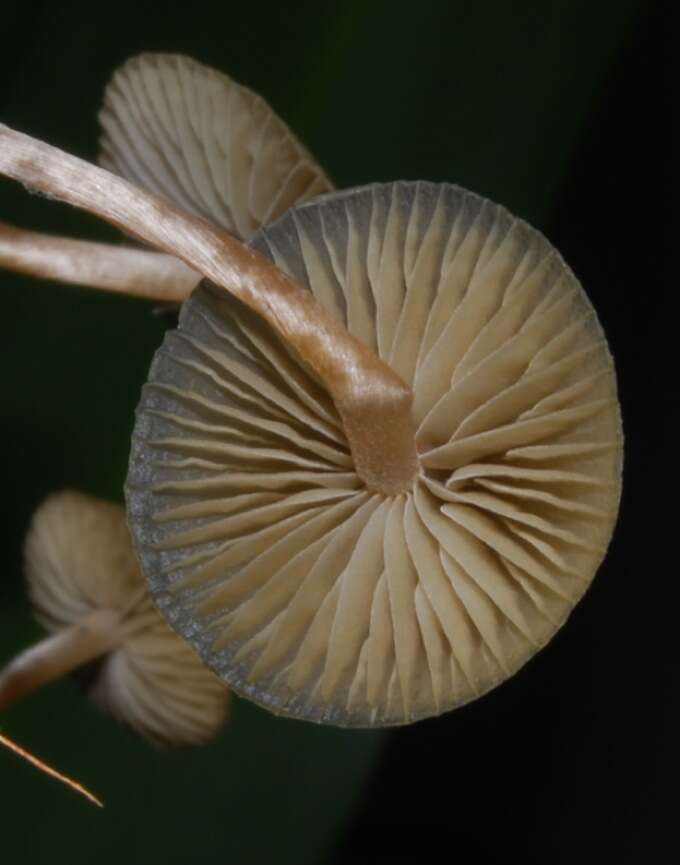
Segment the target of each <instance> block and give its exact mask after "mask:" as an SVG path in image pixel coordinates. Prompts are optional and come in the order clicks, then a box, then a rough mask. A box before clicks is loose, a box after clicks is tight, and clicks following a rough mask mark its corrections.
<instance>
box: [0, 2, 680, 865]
mask: <svg viewBox="0 0 680 865" xmlns="http://www.w3.org/2000/svg"><path fill="white" fill-rule="evenodd" d="M1 26H2V30H1V31H0V32H1V33H2V36H3V39H2V51H1V52H0V120H2V121H3V122H6V123H9V124H10V125H13V126H16V127H18V128H20V129H22V130H24V131H26V132H29V133H31V134H34V135H37V136H39V137H42V138H45V139H46V140H48V141H50V142H51V143H53V144H57V145H59V146H62V147H64V148H66V149H69V150H71V151H73V152H75V153H77V154H79V155H81V156H85V157H89V158H94V156H95V155H96V136H97V131H96V119H95V118H96V112H97V106H98V104H99V101H100V98H101V92H102V89H103V87H104V85H105V83H106V81H107V79H108V77H109V76H110V74H111V71H112V70H113V69H114V68H115V66H116V65H118V64H119V63H121V62H122V61H123V60H125V59H126V58H127V57H128V56H130V55H132V54H135V53H137V52H139V51H141V50H166V51H181V52H183V53H187V54H190V55H192V56H194V57H196V59H199V60H201V61H203V62H205V63H208V64H210V65H213V66H215V67H217V68H220V69H222V70H224V71H226V72H228V73H229V74H231V75H233V77H234V78H236V79H237V80H240V81H242V82H243V83H245V84H247V85H249V86H250V87H252V88H253V89H255V90H257V91H258V92H260V93H262V94H263V95H264V96H265V98H267V100H268V101H269V102H270V103H271V104H272V105H273V106H274V107H275V108H276V110H277V111H278V112H279V113H280V114H282V116H283V117H284V118H285V119H286V120H287V121H288V122H289V123H290V125H291V126H292V127H293V128H294V129H295V130H296V131H297V132H298V133H299V134H300V136H301V137H302V138H303V139H304V140H305V141H306V142H307V144H308V145H309V147H310V148H311V149H312V150H313V151H314V153H315V154H316V155H317V156H318V158H319V159H320V161H321V162H322V164H323V165H324V166H325V167H326V168H327V169H328V170H329V172H330V173H331V175H332V176H333V177H334V179H335V181H336V183H337V185H338V186H348V185H354V184H358V183H363V182H369V181H377V180H391V179H396V178H420V177H422V178H426V179H430V180H448V181H454V182H457V183H460V184H461V185H463V186H467V187H469V188H471V189H474V190H475V191H477V192H479V193H481V194H484V195H486V196H488V197H490V198H493V199H495V200H497V201H499V202H501V203H503V204H504V205H506V206H507V207H508V208H510V209H511V210H512V211H514V212H515V213H517V214H518V215H520V216H522V217H524V218H525V219H527V220H528V221H530V222H531V223H533V224H534V225H536V226H537V227H538V228H540V229H542V230H543V231H544V232H545V233H546V234H547V236H548V237H549V238H550V240H551V241H552V242H553V243H554V244H555V245H556V246H557V247H558V248H559V249H560V250H561V251H562V253H563V254H564V256H565V258H566V259H567V261H568V262H569V263H570V264H571V266H572V267H573V269H574V270H575V271H576V273H577V275H578V276H579V277H580V279H581V280H582V282H583V284H584V286H585V288H586V290H587V292H588V294H589V295H590V297H591V299H592V301H593V303H594V305H595V307H596V309H597V311H598V314H599V316H600V319H601V322H602V324H603V326H604V328H605V331H606V333H607V335H608V338H609V341H610V347H611V349H612V352H613V354H614V357H615V360H616V364H617V370H618V375H619V384H620V391H621V400H622V407H623V418H624V431H625V435H626V464H625V473H624V495H623V502H622V510H621V518H620V521H619V524H618V528H617V531H616V534H615V537H614V540H613V542H612V546H611V549H610V553H609V555H608V557H607V559H606V561H605V563H604V565H603V566H602V568H601V570H600V573H599V575H598V577H597V578H596V580H595V582H594V584H593V587H592V589H591V590H590V591H589V593H588V594H587V596H586V598H585V599H584V600H583V601H582V603H581V604H580V605H579V606H578V608H577V609H576V610H575V612H574V613H573V615H572V617H571V618H570V620H569V622H568V623H567V625H566V626H565V627H564V628H563V630H562V631H561V632H560V633H559V634H558V635H557V637H556V638H555V639H554V641H553V642H552V643H551V644H550V646H548V647H547V648H546V649H545V650H544V651H542V652H541V653H540V654H539V655H538V656H537V657H536V658H535V659H534V660H532V661H531V662H530V663H529V664H528V666H527V667H526V668H525V669H524V670H522V671H521V672H520V673H519V674H518V675H517V676H515V677H514V678H513V679H511V680H510V681H509V682H507V683H506V684H504V685H503V686H501V687H500V688H498V689H497V690H496V691H494V692H492V693H491V694H490V695H488V696H486V697H484V698H483V699H482V700H480V701H479V702H477V703H474V704H472V705H470V706H467V707H465V708H463V709H461V710H459V711H457V712H454V713H452V714H450V715H448V716H445V717H443V718H439V719H435V720H431V721H427V722H423V723H420V724H418V725H415V726H413V727H410V728H406V729H402V730H399V731H395V732H388V733H383V732H372V731H371V732H363V731H355V732H351V731H342V730H333V729H325V728H319V727H315V726H312V725H309V724H306V723H303V722H295V721H287V720H279V719H275V718H273V717H271V716H269V715H267V714H266V713H264V712H263V711H262V710H260V709H258V708H256V707H253V706H251V705H249V704H246V703H244V702H242V701H238V702H237V703H236V704H235V706H234V711H233V718H232V723H231V724H230V725H229V726H228V727H227V728H226V730H225V732H224V733H223V735H222V736H221V738H220V740H219V741H218V742H217V743H216V744H215V745H213V746H210V747H207V748H203V749H195V750H191V749H189V750H184V751H176V752H158V751H155V750H153V749H151V748H150V747H149V746H147V745H146V744H144V743H142V742H139V741H138V740H137V739H135V738H134V737H133V736H132V735H131V734H130V733H128V732H127V731H125V730H123V729H121V728H120V727H118V726H117V725H116V724H115V723H114V722H112V721H110V720H109V719H107V718H104V717H102V716H101V715H100V714H99V713H98V712H97V711H96V710H95V709H94V708H93V707H91V706H90V705H89V703H87V702H86V701H85V700H83V699H82V698H81V697H80V695H79V694H78V692H77V688H76V686H75V685H74V684H73V683H71V682H64V683H60V684H58V685H55V686H52V687H51V688H49V689H45V691H44V692H43V693H39V694H36V695H34V696H33V697H31V698H30V699H27V700H26V701H25V703H24V704H22V705H19V706H16V707H15V708H13V709H12V710H11V711H8V712H6V713H5V714H3V716H2V718H0V726H1V727H2V729H3V730H4V731H5V732H7V733H8V734H10V735H12V736H14V737H15V738H16V739H18V740H20V741H21V742H23V743H24V744H26V745H27V746H29V747H31V748H32V749H34V750H35V751H37V752H38V753H39V754H41V755H42V756H44V757H45V758H48V759H50V760H51V761H53V762H55V763H56V764H57V765H59V766H60V767H62V768H63V769H65V770H68V771H70V772H72V773H74V774H76V775H77V776H78V777H79V778H81V779H82V780H83V781H84V782H86V783H88V784H89V785H90V786H92V787H93V788H94V789H95V790H96V791H97V792H98V793H99V794H100V795H102V796H103V798H104V799H105V800H106V803H107V807H106V810H105V811H104V812H98V811H95V810H94V809H93V808H92V807H91V806H89V805H87V804H86V803H84V802H81V801H80V800H79V799H77V798H76V797H75V796H73V795H71V794H70V793H69V792H67V791H65V790H62V789H61V788H59V787H58V786H57V785H55V784H54V783H53V782H51V781H49V780H47V779H45V778H44V777H42V776H40V775H38V774H37V773H35V772H34V770H32V769H30V768H29V767H28V766H27V765H25V764H23V763H20V762H19V761H18V760H16V759H15V758H14V757H12V756H11V755H9V754H8V753H4V752H0V861H1V862H2V863H3V865H4V863H5V862H7V863H27V865H28V863H30V865H43V863H48V862H58V863H60V862H68V863H73V865H79V863H91V862H98V863H109V862H110V863H121V862H125V863H130V865H136V863H140V865H141V863H145V865H156V863H158V865H161V863H190V862H191V863H213V862H214V863H226V862H234V863H239V865H251V863H252V865H259V863H263V865H264V863H277V865H283V863H294V865H305V863H310V865H312V863H324V865H348V863H357V865H362V863H418V865H429V863H440V862H445V861H453V860H459V861H461V862H466V863H467V862H474V863H482V865H487V863H488V865H515V863H523V865H547V863H554V865H561V863H565V865H566V863H570V865H571V863H577V862H578V863H581V862H583V863H590V862H605V863H609V862H611V863H626V865H627V863H630V865H637V863H652V865H666V863H669V865H670V863H674V862H677V861H679V858H680V857H679V855H678V849H677V846H678V845H677V842H676V841H675V839H674V838H671V832H670V819H671V807H673V810H674V811H675V808H676V806H677V792H676V786H677V785H676V781H675V777H676V775H677V772H678V768H679V765H678V759H677V757H678V754H677V746H676V744H675V743H676V738H677V731H678V727H679V725H678V721H679V720H680V713H679V711H678V686H677V684H676V683H677V666H678V652H677V649H676V647H675V645H674V638H673V636H672V634H673V628H674V627H675V628H677V624H676V623H675V618H676V616H675V615H674V608H673V606H672V601H671V598H672V586H673V584H674V582H676V580H677V564H675V563H674V565H673V570H671V557H670V543H668V541H667V540H666V538H667V537H668V535H667V534H666V532H668V531H669V530H670V537H671V538H672V537H673V532H674V531H677V529H676V528H675V523H676V521H677V520H676V518H675V514H677V506H675V507H674V509H672V510H671V511H670V516H669V515H668V514H669V512H667V511H666V512H665V511H664V507H665V506H667V505H668V504H670V505H671V508H673V506H674V499H675V496H674V495H673V494H672V493H666V495H664V493H663V490H672V488H673V474H674V464H673V460H672V457H671V441H672V438H673V439H674V438H675V436H672V433H671V431H672V430H675V429H677V427H675V426H673V425H671V422H670V420H671V412H675V415H676V417H677V405H678V403H677V386H676V385H674V383H673V381H672V372H671V373H670V374H668V373H667V371H666V370H668V369H671V370H672V366H669V364H671V362H672V358H671V354H672V348H674V346H673V345H672V343H670V345H669V344H668V343H667V342H665V341H664V338H663V336H664V332H665V331H664V324H665V323H668V324H670V323H671V322H673V319H672V318H671V316H672V312H671V311H670V310H669V311H668V312H667V307H666V306H664V304H665V303H668V302H669V300H670V298H671V292H669V291H668V288H669V287H670V286H672V288H673V289H674V288H675V286H674V285H673V283H672V282H671V280H672V279H673V275H672V272H671V269H670V267H669V261H670V259H669V257H668V254H669V252H670V247H669V243H670V223H671V220H672V219H673V217H674V214H672V213H671V206H670V205H669V204H667V203H666V202H667V201H668V199H669V198H670V197H671V193H670V189H669V187H670V184H671V176H672V172H671V170H670V152H671V147H672V145H671V142H670V140H669V130H668V129H667V128H666V118H667V117H668V116H669V115H671V114H672V113H674V112H675V98H674V97H673V99H672V98H671V89H672V88H671V83H670V80H669V79H670V58H669V57H668V56H667V55H666V53H665V48H666V45H667V44H668V43H667V41H666V33H667V31H668V30H669V28H670V22H669V21H667V20H665V19H664V7H663V6H662V5H661V4H657V3H649V2H647V3H644V2H632V0H631V2H624V0H617V2H614V0H601V2H597V3H592V2H578V0H577V2H568V0H552V2H547V0H544V2H540V0H536V2H513V3H509V2H506V0H496V2H487V3H482V2H480V3H463V2H456V0H453V2H431V3H428V2H419V3H417V4H415V5H413V6H411V5H409V6H408V7H407V5H406V4H398V3H394V2H360V0H349V2H344V3H342V4H340V3H326V4H321V3H319V2H316V3H313V2H299V3H290V4H282V3H273V2H271V3H268V2H264V3H263V2H260V3H258V4H254V3H253V4H241V5H239V6H238V7H237V6H236V4H234V3H227V2H194V3H191V4H186V3H151V2H139V0H138V2H134V3H133V2H128V0H123V2H118V3H116V4H115V5H113V4H112V5H108V6H104V5H101V4H92V3H85V2H61V3H47V2H45V3H40V2H32V3H31V2H10V0H5V2H4V3H3V23H2V25H1ZM674 149H675V152H676V153H677V146H676V147H675V148H674ZM2 219H4V220H7V221H9V222H14V223H15V224H18V225H22V226H25V227H32V228H37V229H41V230H45V231H54V232H58V233H63V234H71V235H75V236H82V237H92V238H101V239H113V238H115V234H114V233H113V232H112V231H110V230H109V229H107V228H105V227H102V226H100V225H99V224H97V223H95V222H94V221H93V220H91V219H89V218H88V217H86V216H84V215H83V214H79V213H76V212H73V211H69V210H67V209H66V208H64V207H61V206H59V205H56V204H54V203H51V202H48V201H45V200H43V199H38V198H35V197H34V196H28V195H26V194H25V192H24V191H23V190H22V189H21V188H20V187H17V186H16V185H13V184H11V183H9V182H0V220H2ZM675 219H676V221H677V217H675ZM0 292H2V295H1V296H2V299H3V301H4V306H3V312H4V328H3V335H2V341H1V342H0V346H1V347H0V358H1V360H2V370H3V373H4V383H3V398H2V401H1V402H0V445H2V453H3V454H4V457H3V458H2V460H1V462H2V464H3V468H2V472H3V475H2V481H3V502H4V507H3V515H2V517H3V518H2V520H1V521H0V541H1V543H0V550H1V551H2V562H1V563H0V662H2V660H3V659H4V658H6V657H9V656H10V655H11V654H12V653H13V652H14V651H15V650H17V649H18V648H19V647H20V646H22V645H23V644H25V643H26V642H28V641H29V640H30V639H32V638H33V637H34V636H36V635H37V634H38V629H37V627H36V626H35V625H34V624H33V623H32V621H31V618H30V611H29V609H28V607H27V604H26V601H25V599H24V594H23V586H22V579H21V542H22V537H23V533H24V531H25V528H26V525H27V522H28V519H29V517H30V513H31V511H32V510H33V508H34V507H35V506H36V505H37V504H38V503H39V502H40V500H41V499H42V498H43V497H44V496H45V495H46V494H47V493H48V492H50V491H51V490H54V489H58V488H61V487H64V486H71V487H76V488H79V489H83V490H85V491H88V492H91V493H94V494H98V495H103V496H107V497H109V498H112V499H117V500H120V499H121V487H122V482H123V479H124V476H125V470H126V461H127V450H128V441H129V434H130V430H131V424H132V417H133V411H134V407H135V404H136V402H137V398H138V394H139V388H140V385H141V383H142V382H143V380H144V377H145V373H146V369H147V367H148V364H149V362H150V359H151V356H152V353H153V351H154V349H155V347H156V346H157V345H158V344H159V342H160V338H161V334H162V331H163V329H164V327H165V326H166V323H165V322H164V320H163V319H161V318H158V317H155V316H153V315H152V313H151V309H150V306H149V305H148V304H146V303H143V302H138V301H133V300H128V299H125V298H118V297H113V296H108V295H105V294H95V293H92V294H91V295H88V294H87V292H85V291H81V290H78V289H74V288H68V287H63V286H52V285H48V284H46V283H45V284H43V283H39V282H37V281H34V280H30V279H28V278H22V277H19V276H16V275H8V274H4V273H0ZM669 333H670V329H669ZM667 345H669V348H670V349H671V351H667V349H666V346H667ZM676 365H677V363H676ZM666 548H667V549H668V554H666Z"/></svg>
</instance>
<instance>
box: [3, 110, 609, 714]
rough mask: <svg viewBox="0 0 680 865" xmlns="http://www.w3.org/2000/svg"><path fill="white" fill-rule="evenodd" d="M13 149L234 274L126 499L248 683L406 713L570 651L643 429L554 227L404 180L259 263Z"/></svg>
mask: <svg viewBox="0 0 680 865" xmlns="http://www.w3.org/2000/svg"><path fill="white" fill-rule="evenodd" d="M128 99H129V102H130V105H131V106H132V105H133V104H134V99H133V98H132V97H131V96H128ZM130 110H131V109H130ZM138 110H139V109H138ZM155 110H156V109H155V108H154V111H155ZM118 111H122V108H121V107H120V106H119V107H118ZM152 113H153V112H152ZM175 122H177V123H178V124H179V125H180V127H181V128H184V126H186V123H185V124H184V126H182V122H181V120H177V119H175ZM152 126H153V124H151V123H149V128H152ZM192 128H194V131H195V130H196V128H197V127H196V126H194V127H192ZM157 137H158V130H157V129H155V128H154V132H153V136H152V138H154V140H155V139H156V138H157ZM0 139H3V141H4V148H3V149H2V150H0V169H2V170H3V171H4V172H5V173H7V174H8V175H9V176H12V177H15V178H16V179H19V180H21V181H22V182H23V183H25V184H27V185H28V186H31V187H33V188H36V189H38V190H39V191H43V192H47V193H49V194H50V195H53V196H55V197H57V198H60V199H61V200H63V201H66V202H68V203H70V204H74V205H76V206H79V207H83V208H85V209H87V210H89V211H90V212H93V213H96V214H97V215H99V216H101V217H102V218H104V219H106V220H108V221H110V222H112V223H113V224H115V225H117V226H119V227H120V228H122V229H123V230H126V231H128V232H129V233H131V234H133V235H134V236H136V237H138V238H140V239H142V240H144V241H145V242H147V243H149V244H150V245H152V246H155V247H156V248H158V249H160V250H162V251H164V252H166V253H174V254H175V255H176V256H178V257H179V258H181V259H183V261H184V262H185V264H187V265H188V266H189V267H190V268H192V269H194V270H196V271H198V272H200V273H202V274H203V275H204V276H205V277H206V278H207V279H208V280H209V281H210V283H213V284H212V285H211V284H210V283H203V284H202V285H201V287H200V288H199V289H198V290H197V291H196V292H195V293H194V295H193V296H192V298H191V299H190V300H189V301H188V302H187V303H186V304H185V305H184V307H183V310H182V315H181V320H180V326H179V329H178V330H177V331H176V332H174V333H171V334H169V335H168V337H167V338H166V341H165V343H164V345H163V347H162V348H161V349H160V351H159V352H158V354H157V356H156V359H155V361H154V364H153V366H152V369H151V373H150V380H149V384H148V385H147V387H146V388H145V390H144V394H143V397H142V402H141V405H140V410H139V415H138V421H137V425H136V428H135V433H134V437H133V448H132V455H131V463H130V473H129V478H128V490H127V497H128V519H129V522H130V526H131V530H132V534H133V538H134V540H135V543H136V545H137V547H138V550H139V553H140V557H141V562H142V567H143V569H144V571H145V573H146V576H147V578H148V580H149V584H150V586H151V591H152V593H153V594H154V597H155V600H156V602H157V603H158V605H159V606H160V607H161V609H162V610H163V611H164V612H165V614H166V616H167V617H168V620H169V621H170V622H171V624H172V625H173V627H174V628H175V629H176V630H178V631H179V632H180V633H181V634H183V635H184V636H185V637H186V639H187V640H189V642H191V643H192V645H194V646H195V648H196V649H197V650H198V651H199V653H200V654H201V655H202V657H203V658H204V659H205V660H206V662H207V663H208V664H209V665H210V666H211V667H212V668H213V669H215V670H216V671H217V672H218V673H219V674H220V675H221V676H222V677H223V678H224V679H225V681H227V682H229V684H230V685H231V686H232V687H233V688H234V689H236V690H237V691H239V692H241V693H243V694H245V695H246V696H248V697H250V698H252V699H254V700H255V701H257V702H259V703H261V704H262V705H264V706H266V707H267V708H269V709H271V710H273V711H275V712H279V713H282V714H288V715H291V716H295V717H301V718H306V719H309V720H314V721H323V722H330V723H335V724H341V725H347V726H369V725H379V724H399V723H406V722H409V721H413V720H417V719H418V718H423V717H427V716H429V715H433V714H437V713H439V712H442V711H445V710H448V709H451V708H454V707H455V706H458V705H461V704H462V703H465V702H467V701H469V700H471V699H474V698H475V697H477V696H479V695H480V694H482V693H484V692H485V691H487V690H488V689H489V688H491V687H493V686H494V685H496V684H497V683H499V682H500V681H502V680H503V679H505V678H507V677H508V676H509V675H511V674H512V673H513V672H515V671H516V670H517V669H518V668H519V667H520V666H521V665H522V664H523V663H525V662H526V660H527V659H528V658H529V657H531V655H532V654H534V653H535V652H536V650H537V649H538V648H540V647H541V646H542V645H544V644H545V643H546V642H547V640H548V639H549V638H550V637H551V636H552V634H553V633H554V632H555V631H556V630H557V628H559V626H560V625H561V624H562V623H563V622H564V620H565V618H566V617H567V615H568V614H569V612H570V610H571V609H572V608H573V606H574V604H575V603H576V601H577V600H578V599H579V597H580V596H581V595H582V594H583V592H584V591H585V589H586V588H587V586H588V584H589V583H590V581H591V579H592V577H593V575H594V573H595V571H596V569H597V567H598V565H599V562H600V560H601V559H602V556H603V555H604V552H605V550H606V547H607V544H608V542H609V538H610V536H611V532H612V529H613V526H614V522H615V518H616V511H617V506H618V498H619V490H620V467H621V431H620V419H619V411H618V402H617V398H616V384H615V377H614V371H613V365H612V361H611V357H610V355H609V352H608V350H607V346H606V341H605V339H604V336H603V334H602V331H601V328H600V326H599V324H598V322H597V319H596V317H595V314H594V311H593V309H592V307H591V306H590V303H589V302H588V300H587V298H586V296H585V294H584V293H583V291H582V289H581V288H580V286H579V284H578V282H577V281H576V279H575V277H574V276H573V274H572V273H571V272H570V271H569V269H568V268H567V267H566V265H565V264H564V262H563V261H562V260H561V258H560V257H559V255H558V254H557V253H556V252H555V250H554V249H553V248H552V247H551V246H550V245H549V244H548V242H547V241H546V240H545V239H544V238H543V237H542V236H541V235H540V234H538V233H537V232H535V231H534V230H533V229H531V228H530V227H529V226H527V225H526V224H525V223H524V222H522V221H521V220H518V219H515V218H514V217H512V216H511V215H510V214H509V213H508V212H507V211H505V210H504V209H503V208H501V207H499V206H497V205H495V204H492V203H491V202H489V201H486V200H484V199H481V198H479V197H478V196H475V195H473V194H472V193H467V192H465V191H463V190H461V189H459V188H457V187H454V186H449V185H434V184H429V183H395V184H386V185H379V186H370V187H366V188H363V189H356V190H350V191H349V192H343V193H338V194H331V195H328V196H326V197H324V198H321V199H319V200H317V201H312V202H309V203H304V204H301V205H298V206H296V207H295V208H293V209H292V210H290V211H288V212H286V213H285V214H284V215H283V216H282V217H281V218H280V219H279V220H277V221H276V222H274V223H273V224H270V225H267V226H264V227H263V228H262V229H261V230H260V232H259V233H258V234H257V235H255V237H254V238H253V241H252V248H251V249H246V248H245V247H244V246H243V245H242V244H241V243H240V242H239V241H237V240H236V239H235V238H234V237H233V236H232V235H230V234H228V233H226V232H225V231H224V230H222V229H220V228H218V227H217V226H216V225H210V224H208V223H206V222H205V221H204V220H203V219H197V218H196V217H194V216H192V215H190V214H188V213H187V212H186V211H183V210H181V209H180V208H179V207H177V206H174V205H172V204H170V202H169V201H167V200H166V199H160V198H159V197H158V196H157V194H156V195H154V194H152V193H146V194H145V193H143V192H142V191H141V190H140V189H138V188H136V187H133V186H131V185H130V184H129V183H125V182H124V181H122V180H119V179H117V178H113V177H111V176H110V175H107V174H106V173H105V172H102V171H100V170H98V169H96V168H94V167H93V166H90V165H88V164H87V163H83V162H82V161H80V160H77V159H74V158H73V157H69V156H67V155H66V154H63V153H60V152H59V151H56V150H55V149H54V148H50V147H48V146H47V145H44V144H41V143H39V142H35V141H33V140H32V139H28V138H27V137H26V136H22V135H20V134H19V133H16V132H12V131H11V130H4V131H3V130H2V129H0ZM153 152H154V151H153V149H152V150H151V151H149V153H146V155H145V156H144V159H145V160H147V159H150V160H152V159H153ZM139 176H141V175H139ZM205 176H207V175H204V179H205ZM187 177H188V175H187ZM185 182H186V183H188V180H187V179H186V178H185ZM158 191H160V188H156V189H155V192H156V193H158ZM166 192H167V190H166ZM267 257H268V258H269V259H270V261H267ZM272 262H273V263H274V264H272ZM274 265H276V266H274ZM224 289H226V290H227V291H226V292H225V291H224Z"/></svg>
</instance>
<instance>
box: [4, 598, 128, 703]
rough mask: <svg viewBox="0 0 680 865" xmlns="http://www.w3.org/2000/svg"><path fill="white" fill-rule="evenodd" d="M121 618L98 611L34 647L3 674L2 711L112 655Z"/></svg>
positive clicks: (19, 656)
mask: <svg viewBox="0 0 680 865" xmlns="http://www.w3.org/2000/svg"><path fill="white" fill-rule="evenodd" d="M120 625H121V621H120V615H119V614H118V613H116V612H114V611H112V610H95V612H93V613H90V614H89V615H87V616H85V617H84V618H82V619H81V620H80V621H79V622H78V623H77V624H75V625H71V627H69V628H65V629H64V630H62V631H58V632H57V633H55V634H52V635H50V636H49V637H47V638H46V639H44V640H42V641H41V642H39V643H36V645H35V646H31V647H30V648H29V649H26V651H24V652H22V653H21V654H20V655H18V656H17V657H16V658H14V660H13V661H11V662H10V663H9V664H8V665H7V666H6V667H5V668H4V669H3V670H0V710H1V709H5V708H7V706H9V705H11V704H12V703H15V702H16V701H17V700H20V699H21V698H22V697H23V696H25V695H26V694H28V693H30V692H31V691H33V690H35V689H36V688H39V687H40V686H41V685H45V684H47V683H48V682H52V681H54V680H55V679H58V678H60V677H61V676H63V675H65V674H66V673H69V672H71V671H72V670H75V669H76V668H77V667H80V666H82V665H83V664H86V663H87V662H88V661H92V660H94V659H95V658H98V657H100V656H101V655H104V654H106V653H107V652H110V651H111V650H112V649H114V648H115V647H116V646H118V645H119V644H120V642H121V638H122V634H121V627H120Z"/></svg>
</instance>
